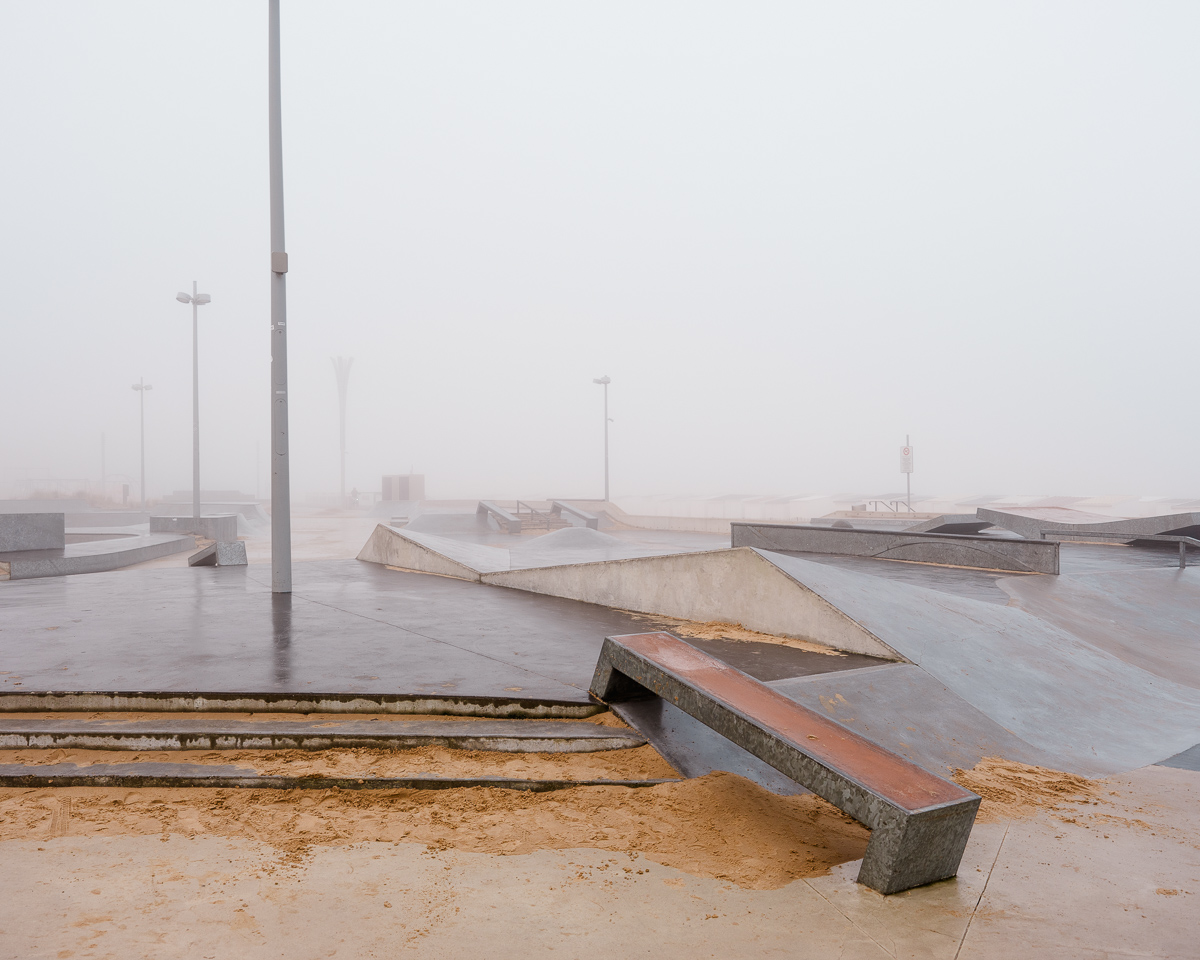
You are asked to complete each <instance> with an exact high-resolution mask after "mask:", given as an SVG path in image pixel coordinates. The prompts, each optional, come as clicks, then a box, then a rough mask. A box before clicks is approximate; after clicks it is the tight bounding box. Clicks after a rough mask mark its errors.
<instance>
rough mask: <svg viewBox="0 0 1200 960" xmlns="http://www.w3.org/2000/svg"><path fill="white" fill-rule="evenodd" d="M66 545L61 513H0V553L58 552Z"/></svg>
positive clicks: (64, 524)
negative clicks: (17, 551)
mask: <svg viewBox="0 0 1200 960" xmlns="http://www.w3.org/2000/svg"><path fill="white" fill-rule="evenodd" d="M65 545H66V519H65V517H64V516H63V514H61V513H0V553H5V552H9V551H13V550H60V549H62V547H63V546H65Z"/></svg>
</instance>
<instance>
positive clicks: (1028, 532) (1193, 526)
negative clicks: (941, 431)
mask: <svg viewBox="0 0 1200 960" xmlns="http://www.w3.org/2000/svg"><path fill="white" fill-rule="evenodd" d="M978 513H979V519H981V520H987V521H988V522H989V523H991V524H993V525H994V526H997V527H1002V528H1003V529H1005V530H1011V531H1012V532H1013V533H1016V534H1019V535H1020V536H1022V537H1026V538H1028V539H1031V540H1035V539H1038V538H1039V537H1041V536H1042V535H1043V534H1047V533H1056V532H1057V533H1103V534H1107V535H1110V536H1113V537H1117V536H1128V538H1129V539H1130V540H1136V539H1137V538H1138V537H1155V536H1162V535H1172V536H1180V537H1197V538H1200V513H1172V514H1164V515H1162V516H1158V517H1135V518H1133V519H1129V520H1102V521H1086V520H1085V521H1082V522H1078V523H1072V522H1068V521H1064V520H1051V519H1047V518H1044V517H1039V516H1035V515H1031V516H1024V515H1022V514H1020V513H1016V512H1009V511H1007V510H989V509H986V508H984V507H980V508H979V511H978Z"/></svg>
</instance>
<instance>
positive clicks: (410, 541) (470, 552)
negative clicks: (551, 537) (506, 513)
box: [358, 521, 509, 581]
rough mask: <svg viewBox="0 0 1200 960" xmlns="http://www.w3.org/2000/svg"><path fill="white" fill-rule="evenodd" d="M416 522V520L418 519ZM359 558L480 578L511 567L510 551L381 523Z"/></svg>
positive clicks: (471, 578) (473, 578) (444, 574)
mask: <svg viewBox="0 0 1200 960" xmlns="http://www.w3.org/2000/svg"><path fill="white" fill-rule="evenodd" d="M414 523H415V521H414ZM358 559H359V560H365V561H367V562H368V563H382V564H384V565H385V566H389V567H399V568H400V569H401V570H415V571H417V572H418V573H435V574H437V575H438V576H442V577H457V578H458V579H460V580H475V581H479V580H480V578H481V576H482V574H484V573H490V572H492V571H494V570H507V569H508V564H509V559H508V551H507V550H505V549H503V548H501V547H486V546H482V545H480V544H477V543H469V542H466V541H463V540H451V539H450V538H448V537H438V536H434V535H432V534H426V533H422V532H420V531H418V530H413V529H412V524H409V525H408V526H407V527H405V528H404V530H403V531H401V530H397V529H396V528H394V527H389V526H387V525H386V524H382V523H381V524H379V526H377V527H376V528H375V530H374V531H373V532H372V533H371V536H370V539H368V540H367V542H366V545H365V546H364V547H363V548H362V550H360V551H359V553H358Z"/></svg>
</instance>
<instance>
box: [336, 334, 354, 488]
mask: <svg viewBox="0 0 1200 960" xmlns="http://www.w3.org/2000/svg"><path fill="white" fill-rule="evenodd" d="M352 363H354V358H353V357H335V358H333V373H334V375H335V376H336V377H337V385H338V413H339V416H340V421H339V422H340V425H341V441H342V443H341V450H342V486H341V491H342V499H341V506H342V508H343V509H345V507H346V391H347V390H348V389H349V387H350V365H351V364H352Z"/></svg>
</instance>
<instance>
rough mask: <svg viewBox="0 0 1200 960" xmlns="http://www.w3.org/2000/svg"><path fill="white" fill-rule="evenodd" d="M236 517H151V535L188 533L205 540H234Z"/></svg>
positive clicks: (229, 515) (236, 532)
mask: <svg viewBox="0 0 1200 960" xmlns="http://www.w3.org/2000/svg"><path fill="white" fill-rule="evenodd" d="M237 519H238V515H237V514H236V513H225V514H219V515H217V516H209V517H201V518H200V519H199V520H197V519H196V518H195V517H151V518H150V532H151V533H190V534H193V535H195V536H197V537H203V538H204V539H205V540H222V541H230V540H236V539H237V537H238V525H237Z"/></svg>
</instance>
